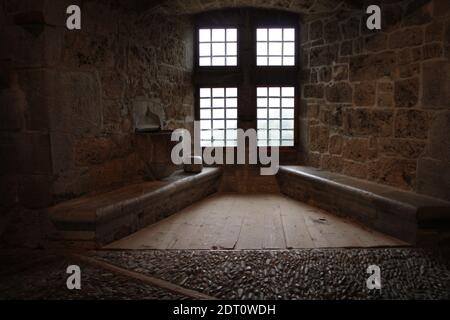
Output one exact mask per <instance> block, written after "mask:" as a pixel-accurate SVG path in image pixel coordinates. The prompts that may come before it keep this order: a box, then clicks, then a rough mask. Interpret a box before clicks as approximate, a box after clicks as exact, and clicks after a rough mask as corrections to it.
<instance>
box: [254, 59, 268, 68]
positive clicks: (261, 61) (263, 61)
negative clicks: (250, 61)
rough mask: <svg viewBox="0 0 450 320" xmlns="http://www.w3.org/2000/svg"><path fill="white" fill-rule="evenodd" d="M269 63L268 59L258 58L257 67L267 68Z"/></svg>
mask: <svg viewBox="0 0 450 320" xmlns="http://www.w3.org/2000/svg"><path fill="white" fill-rule="evenodd" d="M267 64H268V61H267V57H258V58H256V65H257V66H267Z"/></svg>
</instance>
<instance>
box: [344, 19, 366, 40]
mask: <svg viewBox="0 0 450 320" xmlns="http://www.w3.org/2000/svg"><path fill="white" fill-rule="evenodd" d="M360 25H361V20H360V19H359V18H350V19H348V20H346V21H344V22H342V23H341V29H342V31H341V32H342V37H343V38H344V39H353V38H356V37H358V36H359V35H360Z"/></svg>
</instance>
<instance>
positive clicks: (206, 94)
mask: <svg viewBox="0 0 450 320" xmlns="http://www.w3.org/2000/svg"><path fill="white" fill-rule="evenodd" d="M200 97H201V98H206V97H211V89H210V88H200Z"/></svg>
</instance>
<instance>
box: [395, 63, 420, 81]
mask: <svg viewBox="0 0 450 320" xmlns="http://www.w3.org/2000/svg"><path fill="white" fill-rule="evenodd" d="M398 69H399V74H400V78H411V77H414V76H418V75H420V63H411V64H407V65H400V66H399V67H398Z"/></svg>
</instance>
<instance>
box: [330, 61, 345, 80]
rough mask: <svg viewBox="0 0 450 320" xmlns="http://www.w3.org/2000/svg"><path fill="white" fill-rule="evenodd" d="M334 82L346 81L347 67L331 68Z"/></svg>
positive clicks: (343, 65) (342, 65)
mask: <svg viewBox="0 0 450 320" xmlns="http://www.w3.org/2000/svg"><path fill="white" fill-rule="evenodd" d="M332 79H333V80H334V81H343V80H348V65H347V64H338V65H335V66H333V76H332Z"/></svg>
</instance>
